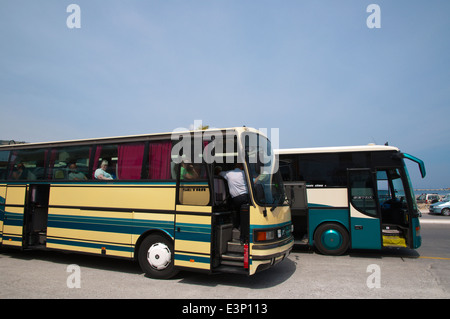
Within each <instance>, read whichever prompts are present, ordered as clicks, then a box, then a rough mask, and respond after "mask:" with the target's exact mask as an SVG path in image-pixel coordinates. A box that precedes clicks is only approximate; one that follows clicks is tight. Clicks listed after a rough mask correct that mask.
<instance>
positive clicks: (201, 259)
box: [175, 252, 211, 264]
mask: <svg viewBox="0 0 450 319" xmlns="http://www.w3.org/2000/svg"><path fill="white" fill-rule="evenodd" d="M175 259H176V260H183V261H190V260H191V259H193V260H194V261H195V262H201V263H206V264H209V263H210V262H211V259H210V258H209V257H206V256H205V257H201V256H192V255H181V254H177V253H176V252H175Z"/></svg>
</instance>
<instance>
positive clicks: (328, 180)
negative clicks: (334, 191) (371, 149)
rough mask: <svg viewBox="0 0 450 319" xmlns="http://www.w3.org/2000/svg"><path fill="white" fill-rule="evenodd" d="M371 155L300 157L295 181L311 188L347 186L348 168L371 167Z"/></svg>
mask: <svg viewBox="0 0 450 319" xmlns="http://www.w3.org/2000/svg"><path fill="white" fill-rule="evenodd" d="M369 164H370V163H369V153H363V152H355V153H351V152H343V153H323V154H305V155H299V156H298V159H297V165H298V166H297V170H296V172H295V173H294V174H296V178H295V180H299V181H306V184H307V185H308V186H309V187H331V186H340V187H345V186H347V169H348V168H365V167H370V166H369Z"/></svg>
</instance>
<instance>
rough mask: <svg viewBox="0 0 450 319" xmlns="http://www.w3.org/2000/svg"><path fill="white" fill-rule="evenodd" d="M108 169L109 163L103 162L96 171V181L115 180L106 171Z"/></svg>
mask: <svg viewBox="0 0 450 319" xmlns="http://www.w3.org/2000/svg"><path fill="white" fill-rule="evenodd" d="M107 168H108V161H102V164H101V165H100V168H97V169H96V170H95V174H94V177H95V179H114V178H113V176H112V175H111V174H109V173H108V172H107V171H106V169H107Z"/></svg>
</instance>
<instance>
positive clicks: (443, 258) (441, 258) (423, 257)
mask: <svg viewBox="0 0 450 319" xmlns="http://www.w3.org/2000/svg"><path fill="white" fill-rule="evenodd" d="M419 258H422V259H440V260H450V258H446V257H426V256H420V257H419Z"/></svg>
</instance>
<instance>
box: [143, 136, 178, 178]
mask: <svg viewBox="0 0 450 319" xmlns="http://www.w3.org/2000/svg"><path fill="white" fill-rule="evenodd" d="M171 145H172V143H171V141H162V142H154V143H150V144H149V149H148V156H149V170H148V178H149V179H170V151H171Z"/></svg>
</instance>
